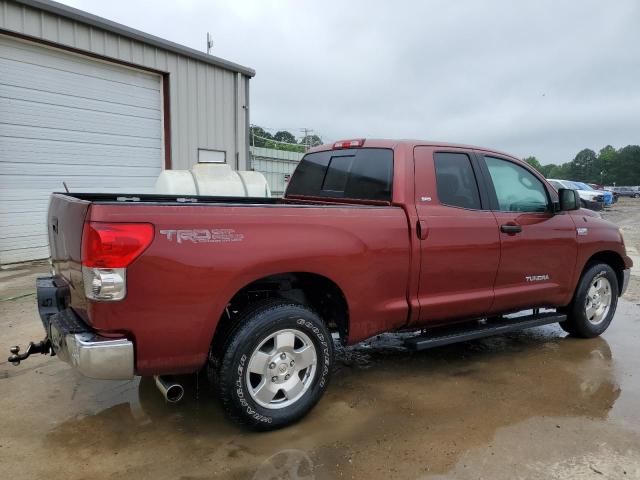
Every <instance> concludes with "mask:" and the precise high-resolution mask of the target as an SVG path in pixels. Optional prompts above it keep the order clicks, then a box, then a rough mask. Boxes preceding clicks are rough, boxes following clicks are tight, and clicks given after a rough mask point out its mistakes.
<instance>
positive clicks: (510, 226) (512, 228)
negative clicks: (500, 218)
mask: <svg viewBox="0 0 640 480" xmlns="http://www.w3.org/2000/svg"><path fill="white" fill-rule="evenodd" d="M500 231H501V232H503V233H508V234H509V235H515V234H516V233H520V232H521V231H522V227H521V226H520V225H516V224H515V223H505V224H504V225H500Z"/></svg>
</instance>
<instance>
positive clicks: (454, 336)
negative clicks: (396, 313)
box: [405, 312, 567, 351]
mask: <svg viewBox="0 0 640 480" xmlns="http://www.w3.org/2000/svg"><path fill="white" fill-rule="evenodd" d="M566 319H567V316H566V315H564V314H562V313H557V312H544V313H537V314H533V315H525V316H520V317H511V318H508V317H503V318H500V319H498V320H486V321H481V322H474V323H472V324H462V325H455V326H453V327H440V328H434V329H432V330H431V331H429V332H427V333H425V334H423V335H418V336H415V337H411V338H408V339H407V340H405V346H406V347H407V348H408V349H410V350H416V351H417V350H426V349H427V348H434V347H440V346H442V345H449V344H451V343H458V342H465V341H467V340H476V339H478V338H484V337H490V336H492V335H499V334H502V333H509V332H516V331H518V330H524V329H525V328H531V327H540V326H542V325H548V324H550V323H558V322H563V321H565V320H566Z"/></svg>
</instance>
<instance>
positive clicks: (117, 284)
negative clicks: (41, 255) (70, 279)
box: [82, 222, 154, 301]
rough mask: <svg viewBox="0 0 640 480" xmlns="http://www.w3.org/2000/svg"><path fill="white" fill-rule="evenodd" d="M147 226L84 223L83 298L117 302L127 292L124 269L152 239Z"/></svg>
mask: <svg viewBox="0 0 640 480" xmlns="http://www.w3.org/2000/svg"><path fill="white" fill-rule="evenodd" d="M153 235H154V231H153V225H151V224H149V223H102V222H88V223H85V224H84V230H83V233H82V278H83V283H84V293H85V296H86V297H87V298H89V299H91V300H99V301H117V300H122V299H123V298H124V297H125V296H126V293H127V266H128V265H130V264H131V262H133V261H134V260H135V259H136V258H137V257H138V256H140V254H141V253H142V252H144V250H145V249H146V248H147V247H148V246H149V245H150V244H151V242H152V240H153Z"/></svg>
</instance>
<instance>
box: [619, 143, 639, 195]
mask: <svg viewBox="0 0 640 480" xmlns="http://www.w3.org/2000/svg"><path fill="white" fill-rule="evenodd" d="M613 175H614V181H615V182H616V185H640V146H639V145H627V146H626V147H624V148H621V149H620V150H618V152H617V155H616V161H615V163H614V166H613Z"/></svg>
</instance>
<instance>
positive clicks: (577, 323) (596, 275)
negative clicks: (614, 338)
mask: <svg viewBox="0 0 640 480" xmlns="http://www.w3.org/2000/svg"><path fill="white" fill-rule="evenodd" d="M600 278H604V279H606V280H607V281H608V282H609V288H610V301H609V309H608V311H606V313H605V314H604V315H603V316H602V318H600V319H599V320H598V319H597V318H591V319H589V317H588V315H587V296H588V293H589V289H590V288H591V286H592V285H594V283H596V281H597V280H598V279H600ZM618 294H619V289H618V277H617V276H616V273H615V272H614V271H613V269H612V268H611V267H610V266H609V265H607V264H605V263H596V264H592V265H589V266H588V267H587V268H586V269H585V271H584V273H583V274H582V277H581V278H580V281H579V282H578V287H577V289H576V292H575V294H574V297H573V300H572V301H571V304H570V305H569V306H567V307H566V308H564V309H559V310H560V311H562V312H564V313H566V314H567V320H566V321H565V322H561V323H560V326H561V327H562V329H563V330H564V331H565V332H567V333H569V334H571V335H573V336H576V337H581V338H593V337H597V336H599V335H601V334H602V333H604V331H605V330H606V329H607V328H608V327H609V325H610V324H611V320H612V319H613V316H614V315H615V313H616V307H617V305H618Z"/></svg>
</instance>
